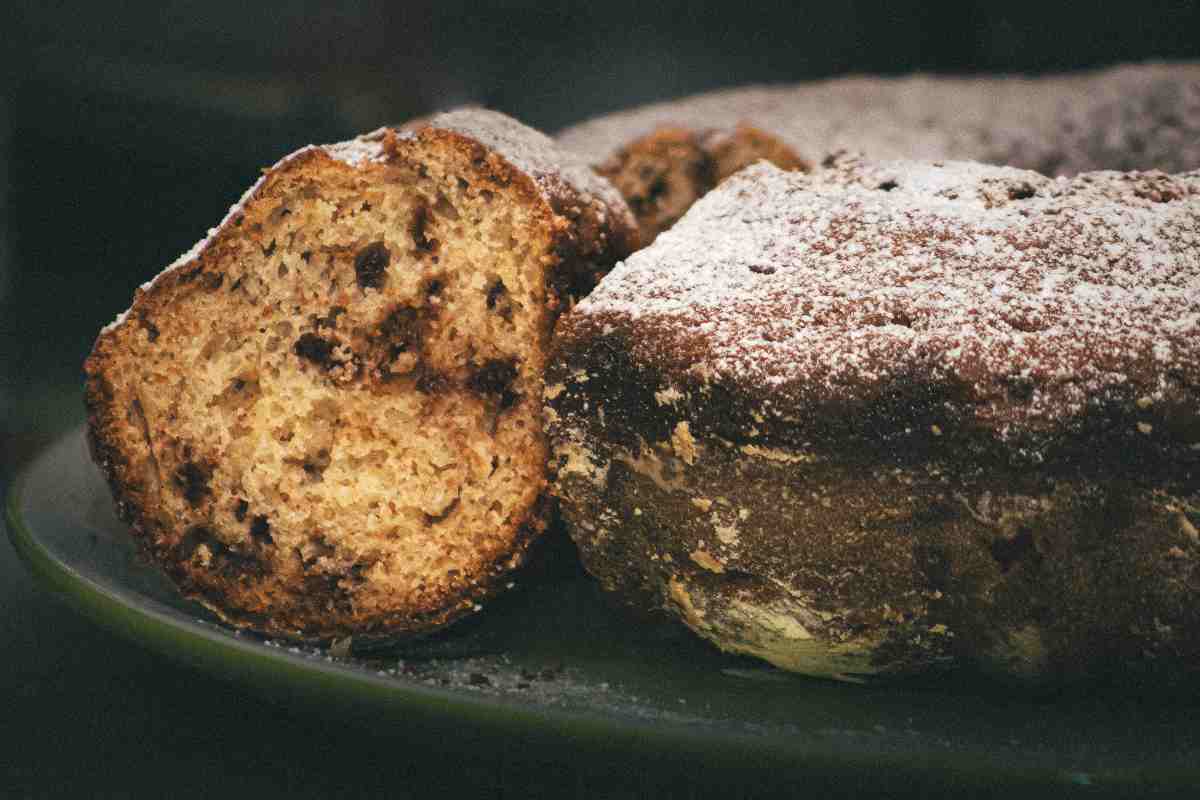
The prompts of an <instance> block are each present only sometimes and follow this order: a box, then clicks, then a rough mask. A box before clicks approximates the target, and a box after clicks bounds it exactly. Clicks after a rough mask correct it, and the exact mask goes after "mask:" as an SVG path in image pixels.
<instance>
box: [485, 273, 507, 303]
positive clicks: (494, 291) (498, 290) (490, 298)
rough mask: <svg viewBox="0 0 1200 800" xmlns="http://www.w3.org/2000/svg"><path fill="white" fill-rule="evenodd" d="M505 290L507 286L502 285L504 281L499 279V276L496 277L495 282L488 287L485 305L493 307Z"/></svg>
mask: <svg viewBox="0 0 1200 800" xmlns="http://www.w3.org/2000/svg"><path fill="white" fill-rule="evenodd" d="M507 291H508V287H507V286H505V285H504V281H503V280H501V279H500V278H497V279H496V282H495V283H493V284H492V285H491V286H490V287H488V292H487V307H488V308H495V307H496V303H497V302H498V301H499V300H500V298H501V297H503V296H504V294H505V293H506V292H507Z"/></svg>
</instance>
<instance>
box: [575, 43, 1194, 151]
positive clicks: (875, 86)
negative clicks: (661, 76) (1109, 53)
mask: <svg viewBox="0 0 1200 800" xmlns="http://www.w3.org/2000/svg"><path fill="white" fill-rule="evenodd" d="M740 123H747V124H750V125H753V126H755V127H757V128H759V129H761V130H764V131H767V132H769V133H772V134H774V135H775V136H777V137H779V138H780V139H781V140H783V141H784V142H785V143H786V144H788V145H789V146H791V147H792V148H793V149H794V150H795V151H796V153H797V155H799V156H800V157H802V158H804V159H807V160H809V161H813V162H819V161H821V160H822V159H823V158H824V157H825V156H826V155H828V154H830V153H834V152H837V151H838V150H850V151H855V152H861V153H864V154H866V155H867V156H870V157H871V158H877V159H898V158H910V159H925V160H934V159H939V158H941V159H969V160H973V161H984V162H987V163H996V164H1008V165H1012V166H1019V167H1025V168H1030V169H1037V170H1039V171H1042V172H1044V173H1046V174H1051V175H1057V174H1068V175H1069V174H1075V173H1077V172H1083V171H1087V170H1095V169H1122V170H1128V169H1149V168H1158V169H1163V170H1166V171H1169V172H1179V171H1184V170H1188V169H1195V168H1197V167H1200V63H1178V64H1145V65H1136V66H1135V65H1126V66H1119V67H1113V68H1109V69H1105V70H1099V71H1094V72H1082V73H1074V74H1069V75H1050V76H1043V77H1037V78H1028V77H1019V76H979V77H939V76H932V75H911V76H905V77H871V76H849V77H844V78H837V79H832V80H825V81H815V82H808V83H799V84H793V85H771V86H765V85H764V86H746V87H741V88H734V89H725V90H720V91H715V92H709V93H706V94H700V95H694V96H691V97H685V98H682V99H679V100H674V101H668V102H661V103H654V104H650V105H646V106H642V107H639V108H635V109H631V110H629V111H623V112H618V113H614V114H609V115H606V116H602V117H597V118H596V119H593V120H588V121H585V122H582V123H580V124H578V125H575V126H573V127H571V128H568V129H566V130H564V131H562V132H561V133H560V134H559V137H558V139H559V141H560V142H561V143H562V144H563V145H564V146H566V147H569V148H571V149H574V150H576V151H578V152H579V153H581V154H582V155H583V156H585V157H586V158H587V159H588V160H589V161H590V162H591V163H600V162H601V161H603V160H604V159H605V158H607V157H608V156H609V155H611V154H612V153H614V152H615V151H617V150H618V149H619V148H621V147H623V146H624V145H626V144H628V143H629V142H631V141H633V140H635V139H637V138H640V137H642V136H645V135H647V134H649V133H651V132H653V131H654V130H655V129H656V128H659V127H662V126H679V127H685V128H690V129H696V130H711V129H716V130H729V129H732V128H733V127H735V126H736V125H738V124H740Z"/></svg>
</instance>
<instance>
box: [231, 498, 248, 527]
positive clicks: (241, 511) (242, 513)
mask: <svg viewBox="0 0 1200 800" xmlns="http://www.w3.org/2000/svg"><path fill="white" fill-rule="evenodd" d="M249 510H250V504H249V503H247V502H246V501H245V500H242V499H239V500H238V501H237V504H236V505H235V506H234V507H233V516H234V517H235V518H236V519H237V521H238V522H245V521H246V512H247V511H249Z"/></svg>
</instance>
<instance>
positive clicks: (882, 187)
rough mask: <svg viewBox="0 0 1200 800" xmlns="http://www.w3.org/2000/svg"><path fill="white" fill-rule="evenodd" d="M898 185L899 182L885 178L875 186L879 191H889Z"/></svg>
mask: <svg viewBox="0 0 1200 800" xmlns="http://www.w3.org/2000/svg"><path fill="white" fill-rule="evenodd" d="M899 186H900V184H898V183H896V182H895V181H894V180H886V181H884V182H883V183H881V184H879V186H877V187H875V188H877V189H879V191H881V192H890V191H892V190H893V189H895V188H897V187H899Z"/></svg>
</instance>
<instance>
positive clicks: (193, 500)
mask: <svg viewBox="0 0 1200 800" xmlns="http://www.w3.org/2000/svg"><path fill="white" fill-rule="evenodd" d="M211 478H212V474H211V472H210V471H209V470H207V469H205V468H204V467H202V466H201V465H199V464H197V463H196V462H194V461H185V462H184V463H183V464H182V465H180V467H179V468H178V469H176V470H175V475H174V477H173V483H174V484H175V487H176V488H177V489H179V491H180V492H181V493H182V494H183V497H184V499H185V500H187V501H188V504H189V505H191V506H192V507H193V508H194V507H196V506H198V505H200V503H202V502H203V501H204V498H205V497H206V496H208V495H210V494H212V489H210V488H209V486H208V482H209V480H210V479H211Z"/></svg>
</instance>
